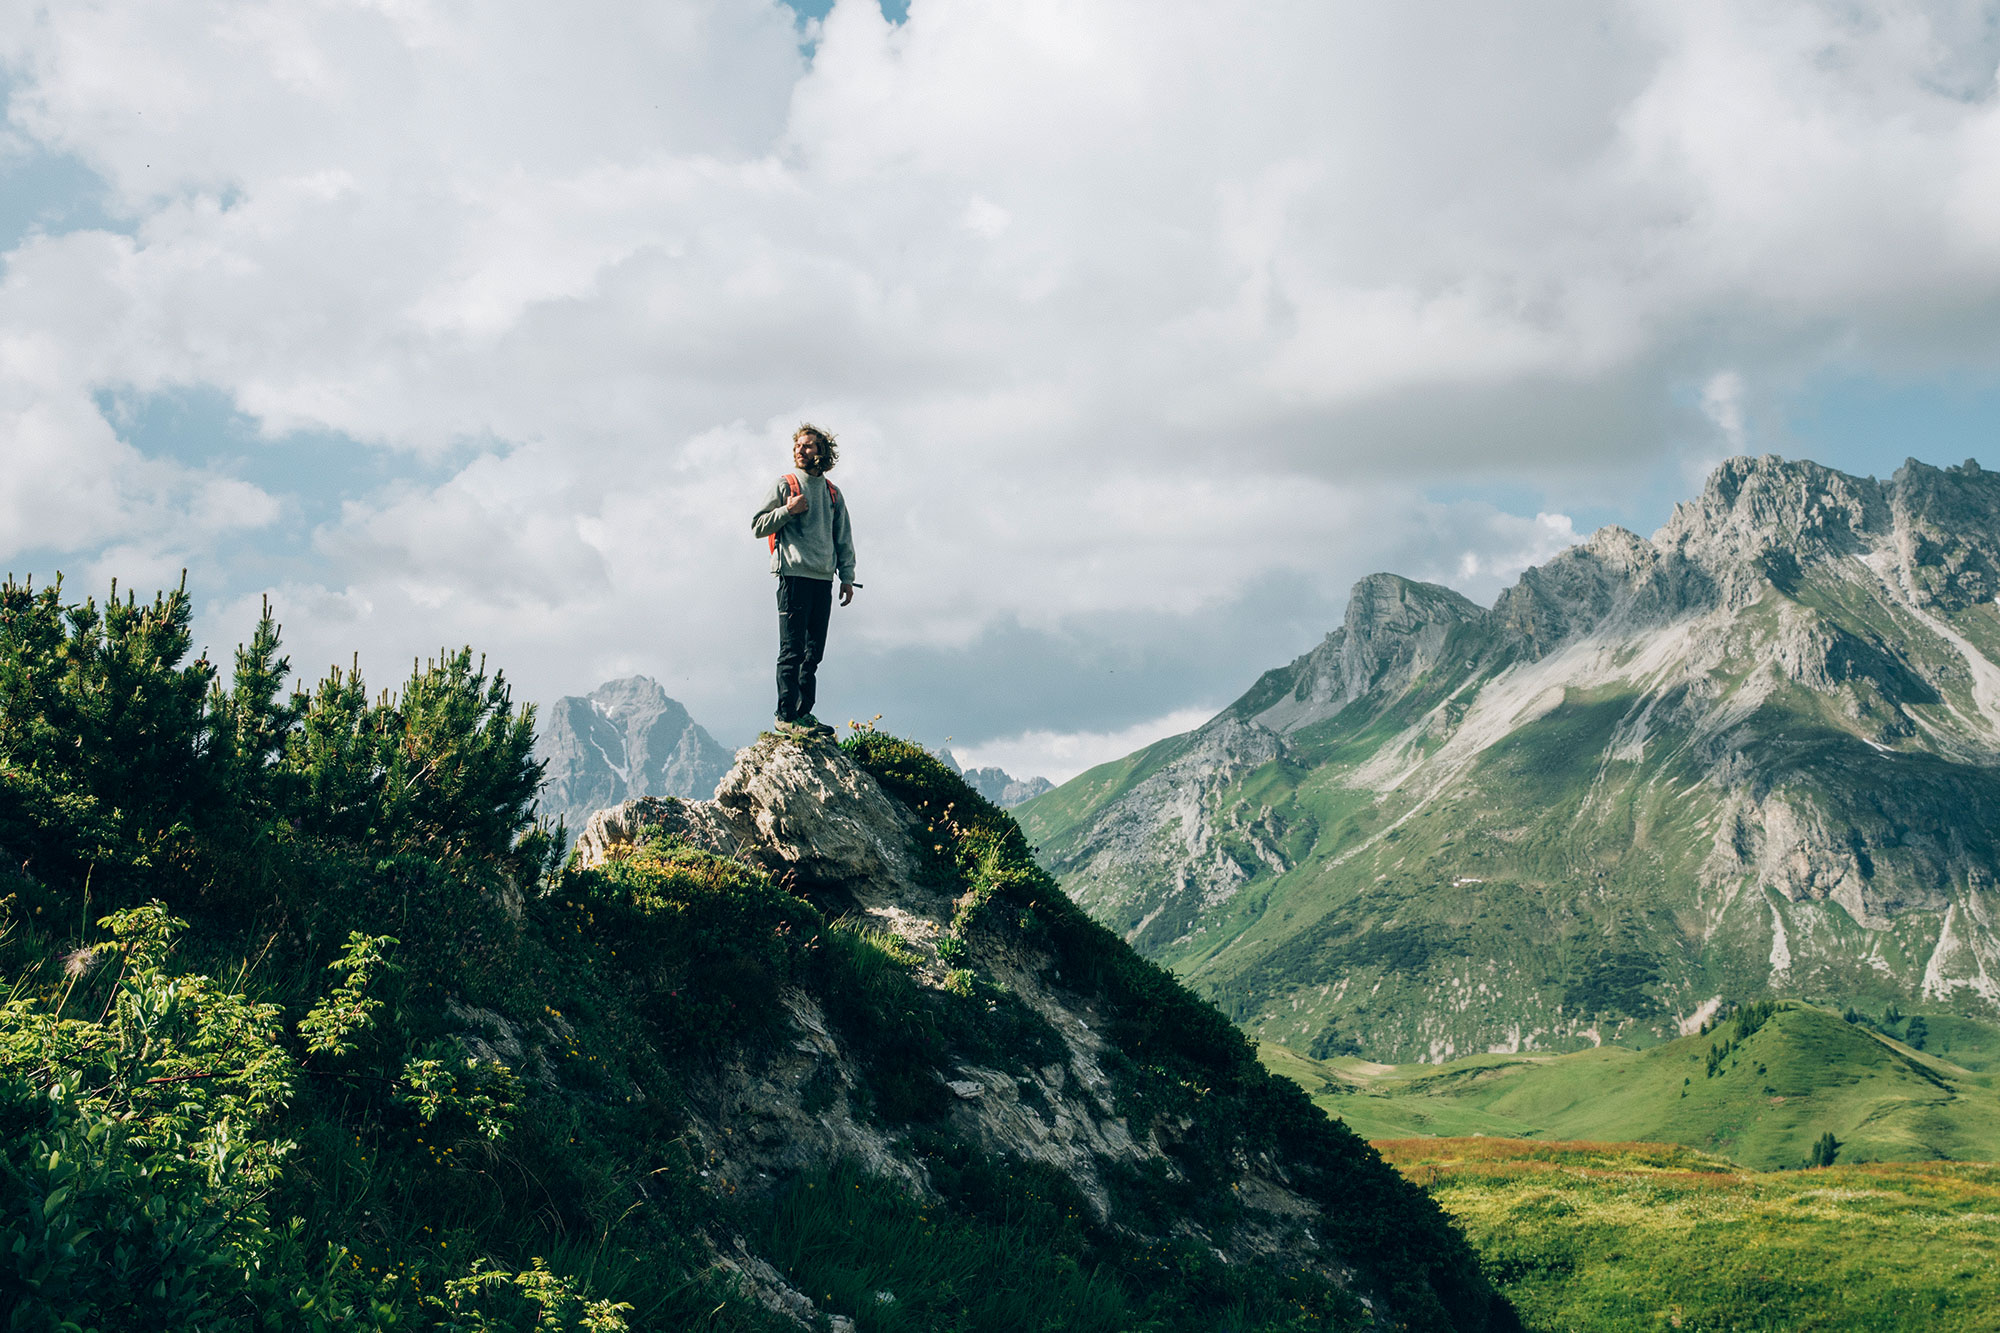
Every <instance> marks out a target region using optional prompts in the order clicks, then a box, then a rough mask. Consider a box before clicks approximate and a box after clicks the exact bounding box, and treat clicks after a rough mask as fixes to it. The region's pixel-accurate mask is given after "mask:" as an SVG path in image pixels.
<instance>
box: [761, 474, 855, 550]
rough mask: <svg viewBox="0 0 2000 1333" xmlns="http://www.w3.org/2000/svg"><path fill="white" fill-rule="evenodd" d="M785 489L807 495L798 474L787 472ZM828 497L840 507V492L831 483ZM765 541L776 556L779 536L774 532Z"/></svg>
mask: <svg viewBox="0 0 2000 1333" xmlns="http://www.w3.org/2000/svg"><path fill="white" fill-rule="evenodd" d="M785 487H786V489H787V490H789V491H791V493H792V494H793V495H804V494H805V491H804V490H803V489H802V488H801V487H800V486H799V476H798V473H796V472H787V473H786V474H785ZM826 496H827V499H828V500H830V501H832V502H833V504H834V505H835V506H836V507H838V506H839V504H840V492H839V491H838V490H836V489H835V488H834V484H833V483H832V482H830V481H829V482H828V483H827V484H826ZM764 540H765V541H768V542H769V543H771V550H772V552H773V553H774V554H775V553H776V552H777V549H778V534H777V533H775V532H774V533H772V534H771V535H770V536H768V537H766V538H765V539H764Z"/></svg>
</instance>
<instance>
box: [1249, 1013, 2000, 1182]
mask: <svg viewBox="0 0 2000 1333" xmlns="http://www.w3.org/2000/svg"><path fill="white" fill-rule="evenodd" d="M1972 1035H1975V1036H1976V1035H1977V1034H1972ZM1966 1045H1967V1047H1968V1058H1975V1059H1978V1058H1979V1057H1981V1056H1982V1055H1983V1053H1984V1049H1985V1048H1984V1047H1983V1046H1981V1045H1974V1044H1973V1043H1971V1042H1967V1043H1966ZM1259 1049H1260V1054H1261V1056H1262V1058H1263V1059H1264V1061H1265V1063H1266V1065H1267V1066H1268V1067H1269V1068H1271V1069H1272V1070H1273V1071H1274V1072H1276V1073H1281V1074H1284V1075H1286V1076H1288V1077H1290V1078H1293V1079H1294V1080H1296V1081H1297V1082H1299V1083H1300V1084H1301V1085H1302V1086H1304V1087H1305V1088H1306V1090H1307V1091H1308V1092H1309V1093H1311V1094H1313V1099H1314V1101H1315V1102H1316V1103H1317V1104H1318V1105H1320V1106H1321V1107H1323V1108H1325V1109H1326V1110H1327V1112H1328V1113H1329V1114H1332V1115H1335V1116H1338V1117H1339V1118H1340V1119H1342V1120H1344V1121H1346V1122H1347V1124H1348V1126H1349V1127H1350V1128H1352V1129H1354V1130H1355V1131H1356V1132H1357V1133H1359V1134H1361V1135H1362V1137H1364V1138H1369V1139H1382V1138H1402V1137H1408V1136H1414V1135H1440V1136H1450V1135H1470V1134H1485V1135H1500V1136H1508V1137H1520V1138H1558V1139H1570V1138H1590V1139H1619V1140H1625V1139H1641V1140H1646V1141H1652V1142H1663V1143H1677V1144H1685V1145H1687V1146H1689V1147H1694V1148H1700V1149H1702V1150H1704V1151H1707V1152H1712V1153H1715V1154H1718V1155H1720V1156H1723V1157H1727V1158H1729V1159H1730V1160H1732V1161H1735V1162H1738V1163H1741V1164H1742V1165H1744V1166H1749V1167H1755V1168H1762V1169H1775V1168H1781V1167H1795V1166H1801V1165H1803V1164H1804V1163H1805V1162H1806V1161H1807V1160H1808V1158H1809V1157H1810V1154H1811V1152H1812V1145H1813V1143H1814V1142H1815V1141H1816V1140H1817V1139H1818V1138H1819V1137H1820V1136H1821V1135H1822V1134H1825V1133H1829V1132H1830V1133H1832V1134H1833V1135H1834V1136H1835V1137H1836V1138H1837V1139H1839V1140H1840V1141H1841V1143H1843V1144H1844V1145H1846V1147H1845V1149H1844V1151H1843V1160H1850V1161H1852V1160H1868V1161H1920V1160H1925V1159H1935V1158H1943V1159H1948V1160H1955V1161H1990V1160H1995V1159H2000V1092H1996V1090H1995V1077H1996V1076H1995V1075H1994V1074H1993V1073H1991V1072H1980V1071H1976V1070H1973V1069H1968V1068H1966V1067H1964V1066H1962V1065H1959V1064H1957V1063H1954V1062H1953V1061H1951V1060H1950V1059H1948V1058H1945V1057H1944V1056H1943V1055H1940V1054H1931V1053H1926V1052H1923V1051H1918V1050H1914V1049H1912V1048H1911V1047H1909V1046H1906V1045H1904V1044H1903V1043H1902V1042H1900V1041H1897V1040H1895V1039H1893V1038H1891V1037H1887V1036H1884V1035H1883V1034H1881V1033H1879V1032H1875V1031H1872V1030H1870V1029H1869V1028H1867V1027H1866V1026H1863V1025H1861V1024H1858V1023H1849V1022H1846V1021H1844V1020H1843V1019H1842V1018H1841V1017H1840V1016H1839V1015H1837V1014H1833V1013H1830V1012H1828V1011H1826V1010H1823V1009H1819V1008H1815V1007H1812V1006H1809V1005H1785V1006H1781V1007H1778V1008H1776V1009H1775V1011H1774V1012H1772V1013H1771V1014H1770V1015H1769V1017H1768V1019H1767V1020H1766V1021H1764V1022H1762V1023H1761V1024H1759V1025H1757V1026H1756V1027H1755V1028H1754V1030H1752V1031H1748V1032H1746V1033H1742V1034H1741V1035H1738V1025H1736V1024H1734V1023H1732V1022H1725V1023H1723V1024H1721V1025H1720V1026H1718V1027H1717V1028H1716V1029H1715V1030H1714V1031H1712V1032H1709V1033H1706V1034H1698V1035H1694V1036H1687V1037H1682V1038H1679V1039H1678V1040H1675V1041H1671V1042H1667V1043H1665V1044H1664V1045H1660V1046H1655V1047H1652V1048H1650V1049H1648V1050H1644V1051H1635V1050H1629V1049H1626V1048H1623V1047H1617V1046H1605V1047H1600V1048H1598V1049H1595V1050H1589V1051H1578V1052H1574V1053H1571V1054H1568V1055H1552V1056H1513V1055H1488V1056H1475V1057H1473V1058H1470V1059H1466V1060H1459V1061H1454V1062H1453V1063H1451V1064H1447V1065H1441V1066H1440V1065H1401V1066H1388V1065H1376V1064H1369V1063H1367V1062H1365V1061H1360V1060H1353V1059H1341V1060H1332V1061H1313V1060H1308V1059H1306V1058H1305V1057H1302V1056H1299V1055H1297V1054H1295V1053H1293V1052H1291V1051H1288V1050H1286V1049H1284V1048H1282V1047H1277V1046H1274V1045H1271V1044H1269V1043H1266V1044H1265V1045H1263V1046H1261V1047H1260V1048H1259ZM1711 1051H1714V1052H1717V1053H1718V1055H1717V1058H1716V1060H1715V1061H1714V1062H1713V1064H1712V1065H1711V1061H1710V1053H1711ZM1980 1062H1981V1063H1983V1062H1984V1061H1983V1059H1981V1060H1980Z"/></svg>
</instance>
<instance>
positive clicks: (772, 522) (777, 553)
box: [750, 468, 854, 583]
mask: <svg viewBox="0 0 2000 1333" xmlns="http://www.w3.org/2000/svg"><path fill="white" fill-rule="evenodd" d="M791 475H792V476H794V477H797V478H798V479H799V489H800V490H801V491H802V492H804V494H805V497H806V505H807V509H806V512H805V513H803V514H788V513H786V512H785V502H786V501H788V500H790V499H791V498H792V488H791V487H789V486H787V485H786V484H785V479H784V478H783V477H779V478H778V480H777V483H776V484H775V485H773V486H772V487H771V489H770V491H769V493H767V494H766V495H765V496H764V503H763V504H762V505H760V506H759V507H758V509H757V512H756V514H755V515H754V516H752V517H751V519H750V531H751V532H752V533H754V534H755V535H756V536H758V537H760V538H762V537H769V536H770V535H771V534H773V533H776V534H777V537H778V546H777V549H776V550H774V551H772V552H771V572H772V573H773V574H790V575H792V576H793V577H795V578H807V579H831V578H835V577H838V578H839V579H840V581H841V582H842V583H852V582H854V530H853V528H852V526H851V525H850V524H849V523H848V520H847V496H846V495H844V494H843V495H842V496H841V497H840V503H839V504H835V503H833V501H832V500H831V499H830V498H829V497H828V496H827V493H826V478H825V477H815V476H814V475H813V474H812V473H810V472H807V471H805V470H804V469H803V468H800V469H797V470H795V471H793V472H792V473H791Z"/></svg>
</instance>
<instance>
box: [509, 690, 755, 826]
mask: <svg viewBox="0 0 2000 1333" xmlns="http://www.w3.org/2000/svg"><path fill="white" fill-rule="evenodd" d="M537 721H538V723H539V728H538V730H539V733H540V734H539V735H538V736H537V737H536V739H535V757H536V758H537V759H540V760H542V761H544V762H545V763H546V764H547V765H548V768H547V770H546V772H545V775H544V782H543V787H542V795H541V803H542V812H543V814H544V815H545V816H548V817H550V818H554V817H557V816H560V817H561V818H562V819H564V820H565V821H567V823H568V825H569V831H570V836H571V837H574V836H576V834H577V832H578V830H580V829H581V828H582V827H583V825H584V822H585V821H586V820H588V819H589V818H590V815H591V813H592V812H593V811H596V810H601V809H603V808H605V807H606V806H611V805H617V804H618V803H619V802H621V801H625V800H630V799H631V798H633V797H635V796H693V797H707V796H710V795H712V794H713V793H714V791H715V784H716V783H717V782H718V781H720V780H721V778H722V775H723V774H724V773H725V772H727V771H728V769H729V764H730V754H729V751H727V750H725V749H723V748H722V747H721V746H720V745H718V744H716V742H715V738H714V737H713V736H710V735H709V734H708V732H706V731H705V730H703V729H702V728H701V727H700V726H699V725H698V724H697V723H696V722H695V720H694V719H693V718H691V717H689V716H688V711H687V709H685V708H683V707H681V706H680V705H679V704H678V703H676V702H674V701H673V700H672V699H670V698H668V697H667V692H666V691H665V690H663V689H661V688H660V686H659V683H658V682H657V681H654V680H652V679H650V678H649V677H646V676H627V677H626V678H625V679H623V680H612V681H606V682H605V683H604V684H602V685H599V686H598V687H597V688H596V689H594V690H592V691H591V692H590V693H589V694H586V695H583V696H581V697H578V696H575V695H570V696H567V697H564V698H561V699H558V700H556V701H555V703H553V704H550V705H546V706H544V707H543V708H542V709H541V710H540V713H539V716H538V718H537Z"/></svg>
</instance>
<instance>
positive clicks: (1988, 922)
mask: <svg viewBox="0 0 2000 1333" xmlns="http://www.w3.org/2000/svg"><path fill="white" fill-rule="evenodd" d="M1996 593H2000V477H1995V476H1994V475H1993V474H1990V473H1987V472H1985V471H1983V470H1981V469H1980V468H1979V467H1978V465H1977V464H1975V463H1970V462H1968V463H1967V464H1965V465H1964V466H1963V467H1957V468H1948V469H1938V468H1934V467H1928V466H1926V465H1924V464H1922V463H1918V462H1916V461H1914V460H1912V461H1911V462H1909V463H1908V464H1906V465H1905V466H1904V467H1903V468H1902V469H1901V470H1899V471H1898V472H1897V474H1896V475H1895V477H1894V478H1892V479H1891V480H1889V481H1886V482H1883V481H1877V480H1875V479H1873V478H1865V477H1851V476H1847V475H1845V474H1843V473H1840V472H1836V471H1834V470H1832V469H1829V468H1825V467H1821V466H1819V465H1817V464H1814V463H1809V462H1789V461H1786V460H1783V459H1779V458H1775V457H1768V456H1767V457H1764V458H1757V459H1750V458H1737V459H1732V460H1730V461H1728V462H1726V463H1724V464H1723V465H1722V466H1721V467H1719V468H1718V469H1717V470H1716V472H1715V473H1714V475H1713V476H1711V477H1710V478H1709V480H1708V483H1707V485H1706V487H1705V488H1704V489H1703V491H1702V494H1701V495H1700V496H1699V497H1697V498H1696V499H1695V500H1693V501H1690V502H1688V503H1685V504H1682V505H1680V506H1678V507H1677V508H1676V509H1675V511H1674V514H1673V516H1672V517H1671V519H1670V520H1669V521H1668V522H1667V524H1666V525H1665V526H1664V527H1663V528H1661V530H1660V531H1659V532H1657V533H1655V534H1654V535H1653V537H1652V538H1650V539H1646V538H1641V537H1639V536H1637V535H1635V534H1633V533H1631V532H1627V531H1625V530H1623V529H1620V528H1606V529H1604V530H1602V531H1600V532H1598V533H1597V534H1595V535H1594V536H1593V537H1591V539H1590V540H1589V541H1588V542H1586V543H1584V544H1583V545H1580V546H1577V547H1575V548H1573V549H1571V550H1569V551H1567V552H1565V553H1563V554H1562V555H1560V556H1558V557H1556V558H1555V559H1554V560H1552V561H1550V562H1549V563H1548V564H1546V565H1543V566H1541V567H1539V568H1536V569H1531V570H1529V571H1527V573H1525V574H1524V575H1523V576H1522V577H1521V580H1520V582H1519V583H1518V584H1517V585H1516V586H1514V587H1513V588H1510V589H1508V590H1507V591H1506V592H1505V593H1503V594H1502V595H1501V596H1500V598H1499V599H1498V601H1497V602H1496V603H1495V605H1494V606H1493V608H1492V609H1491V610H1490V611H1489V610H1482V609H1480V608H1479V607H1477V606H1475V605H1473V604H1472V603H1471V602H1468V601H1466V600H1465V599H1464V598H1462V597H1459V596H1458V595H1457V594H1455V593H1452V592H1450V591H1449V590H1447V589H1444V588H1438V587H1433V586H1429V585H1424V584H1419V583H1413V582H1411V581H1409V580H1405V579H1400V578H1397V577H1395V576H1393V575H1387V574H1378V575H1374V576H1372V577H1370V578H1368V579H1364V580H1363V581H1362V582H1361V583H1360V584H1358V585H1356V588H1355V591H1354V597H1353V600H1352V602H1351V603H1350V605H1349V609H1348V613H1347V618H1346V623H1345V624H1343V625H1342V627H1341V628H1340V629H1337V630H1335V631H1334V632H1333V633H1332V634H1331V635H1329V636H1328V637H1327V639H1326V641H1325V642H1324V643H1322V644H1320V645H1319V646H1318V647H1317V648H1315V649H1313V650H1312V651H1311V652H1309V653H1307V654H1305V655H1304V656H1303V657H1301V658H1299V659H1298V660H1297V661H1295V662H1293V663H1291V664H1290V665H1289V666H1287V667H1283V668H1279V669H1278V670H1275V671H1272V672H1268V673H1266V675H1265V676H1264V677H1263V679H1261V680H1260V681H1258V682H1257V684H1256V685H1255V686H1254V687H1252V689H1251V690H1250V691H1249V692H1248V693H1247V694H1245V695H1244V696H1243V698H1242V699H1239V700H1238V701H1237V702H1236V703H1235V704H1233V705H1232V706H1231V707H1230V708H1228V709H1226V710H1224V712H1223V713H1222V714H1220V715H1219V716H1217V717H1216V718H1215V719H1214V720H1213V721H1211V722H1209V723H1208V724H1206V725H1205V726H1203V727H1202V728H1200V729H1199V730H1197V731H1195V732H1193V733H1190V734H1189V735H1187V736H1184V737H1177V738H1173V739H1171V740H1168V741H1164V742H1161V743H1160V744H1159V745H1157V746H1154V747H1152V748H1151V749H1149V750H1148V751H1145V752H1142V753H1141V754H1140V755H1135V756H1133V757H1132V758H1131V759H1128V760H1125V761H1121V764H1120V765H1114V766H1107V767H1106V768H1105V769H1102V770H1096V771H1094V772H1093V773H1090V774H1085V775H1083V776H1082V777H1079V778H1078V779H1076V780H1075V781H1074V782H1073V783H1071V784H1067V785H1066V786H1065V787H1063V788H1058V789H1057V790H1056V791H1055V792H1053V793H1050V794H1049V795H1046V796H1043V797H1041V798H1039V799H1038V800H1036V801H1033V802H1030V803H1028V804H1027V805H1025V806H1024V807H1022V810H1021V812H1020V813H1021V818H1022V821H1023V825H1024V827H1025V828H1026V829H1027V830H1028V832H1029V834H1030V837H1031V838H1032V839H1033V840H1034V841H1036V842H1037V843H1038V844H1040V845H1041V847H1042V849H1043V857H1044V861H1045V863H1046V864H1048V865H1049V866H1050V868H1051V869H1053V870H1054V871H1055V872H1056V873H1057V874H1058V875H1059V877H1060V878H1061V879H1062V881H1063V883H1064V885H1065V887H1066V888H1067V889H1068V890H1069V891H1070V892H1071V893H1072V894H1073V895H1074V896H1075V897H1076V898H1077V899H1078V901H1080V902H1082V903H1083V904H1085V905H1086V906H1087V907H1088V908H1089V910H1091V911H1092V912H1093V913H1094V914H1095V915H1096V916H1097V917H1098V918H1099V919H1100V920H1101V921H1103V922H1105V923H1106V924H1107V925H1110V926H1111V927H1113V928H1114V929H1116V930H1118V931H1119V932H1120V933H1121V934H1123V935H1124V936H1125V937H1126V938H1127V939H1128V940H1130V941H1131V942H1132V943H1133V944H1134V945H1135V946H1136V947H1138V948H1139V949H1140V950H1141V951H1142V952H1144V953H1146V954H1147V955H1148V956H1150V957H1153V958H1156V959H1158V960H1160V961H1163V962H1165V963H1168V964H1169V965H1171V966H1172V967H1174V968H1175V969H1176V970H1177V971H1179V972H1181V974H1182V975H1183V976H1185V977H1186V978H1188V979H1189V980H1190V981H1191V982H1192V983H1193V984H1195V985H1196V987H1197V989H1200V990H1202V991H1204V992H1205V993H1207V994H1209V995H1210V996H1212V997H1213V998H1214V999H1216V1001H1217V1002H1218V1003H1219V1004H1221V1005H1222V1007H1223V1008H1224V1009H1225V1010H1226V1011H1228V1012H1230V1013H1231V1014H1232V1015H1233V1016H1235V1017H1236V1018H1238V1019H1239V1020H1240V1021H1243V1022H1246V1023H1248V1024H1249V1025H1251V1027H1252V1028H1253V1029H1254V1030H1256V1031H1257V1032H1259V1033H1260V1034H1262V1035H1266V1036H1269V1037H1272V1038H1276V1039H1280V1040H1284V1041H1286V1042H1289V1043H1294V1044H1296V1045H1298V1046H1299V1047H1300V1048H1302V1049H1308V1050H1316V1051H1319V1052H1320V1053H1322V1054H1324V1053H1327V1052H1332V1051H1342V1050H1359V1051H1365V1052H1367V1053H1369V1054H1370V1055H1372V1056H1374V1057H1376V1058H1380V1059H1398V1060H1408V1059H1429V1058H1445V1057H1449V1056H1453V1055H1463V1054H1467V1053H1471V1052H1476V1051H1483V1050H1488V1049H1505V1050H1512V1049H1521V1048H1524V1047H1553V1048H1563V1047H1571V1046H1575V1045H1577V1044H1579V1043H1583V1042H1591V1041H1597V1040H1601V1039H1604V1038H1605V1037H1607V1036H1609V1035H1612V1034H1615V1033H1618V1032H1624V1031H1631V1030H1635V1029H1643V1030H1649V1031H1657V1032H1659V1033H1661V1034H1666V1033H1670V1032H1672V1031H1674V1030H1676V1026H1677V1024H1678V1022H1679V1020H1680V1019H1681V1018H1682V1017H1684V1016H1685V1015H1687V1014H1689V1013H1692V1012H1694V1011H1695V1010H1696V1009H1698V1008H1699V1007H1700V1006H1701V1005H1702V1004H1703V1003H1705V1002H1707V1001H1708V1000H1710V999H1712V998H1714V997H1715V996H1717V995H1726V996H1728V997H1729V998H1731V999H1739V1000H1740V999H1748V998H1751V997H1753V996H1756V995H1759V994H1762V993H1766V992H1775V993H1780V994H1792V995H1802V996H1805V997H1807V998H1814V999H1822V1000H1829V1001H1834V1002H1837V1003H1850V1002H1851V1003H1856V1004H1861V1005H1863V1006H1869V1005H1874V1006H1879V1005H1882V1004H1885V1003H1887V1002H1888V1001H1890V1000H1895V1001H1897V1002H1899V1003H1901V1004H1903V1005H1904V1006H1906V1007H1907V1006H1909V1005H1911V1004H1913V1003H1921V1004H1925V1005H1929V1006H1932V1007H1944V1008H1965V1009H1968V1010H1971V1011H1978V1012H1985V1013H1991V1012H1993V1011H1994V1010H1995V1009H1996V1008H2000V896H1996V893H1995V889H1994V885H1995V882H1996V878H2000V845H1996V842H1995V839H1994V836H1993V834H1992V833H1991V832H1990V830H1992V829H1993V827H1994V823H1995V819H1996V817H2000V607H1996V606H1995V603H1994V597H1995V595H1996Z"/></svg>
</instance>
